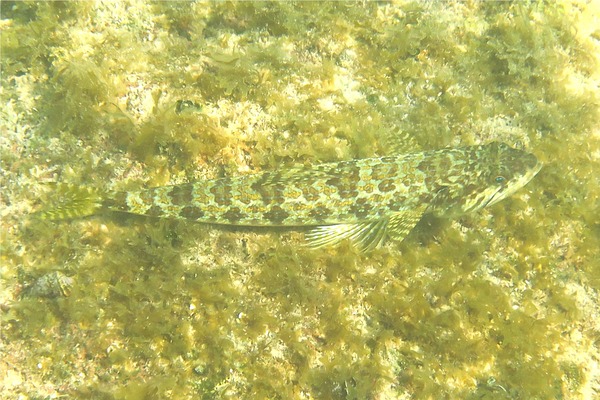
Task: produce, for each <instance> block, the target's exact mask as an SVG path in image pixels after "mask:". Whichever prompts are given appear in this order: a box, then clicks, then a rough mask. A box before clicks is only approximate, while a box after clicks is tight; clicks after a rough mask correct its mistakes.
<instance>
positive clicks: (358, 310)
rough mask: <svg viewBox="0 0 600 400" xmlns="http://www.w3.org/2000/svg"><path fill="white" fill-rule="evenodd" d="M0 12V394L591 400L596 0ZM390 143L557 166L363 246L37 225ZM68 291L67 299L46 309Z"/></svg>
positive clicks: (85, 5)
mask: <svg viewBox="0 0 600 400" xmlns="http://www.w3.org/2000/svg"><path fill="white" fill-rule="evenodd" d="M0 6H1V7H2V21H1V28H2V38H1V40H2V60H1V66H2V106H1V118H2V138H1V143H0V150H1V155H2V168H1V169H0V177H1V185H2V193H1V201H2V209H1V215H2V241H1V244H2V247H1V260H2V264H1V270H0V271H1V276H0V282H1V285H2V290H1V293H0V307H1V308H0V309H1V314H0V321H1V324H2V325H1V327H2V331H1V341H0V351H1V357H0V376H1V379H0V394H1V396H0V397H2V398H7V399H17V398H37V399H44V398H59V397H66V398H100V399H153V398H156V399H158V398H178V399H180V398H206V399H212V398H270V399H273V398H282V399H283V398H285V399H288V398H298V399H325V398H334V399H346V398H347V399H366V398H378V399H392V398H405V399H408V398H420V399H421V398H463V399H485V398H489V399H502V398H506V399H513V398H528V399H547V398H563V399H589V398H592V397H594V396H598V392H599V391H600V372H599V365H598V360H599V349H598V346H599V345H598V337H599V335H600V325H599V323H598V321H599V320H600V314H599V311H600V307H599V301H598V290H599V289H600V265H599V263H600V261H599V260H600V250H599V249H600V245H599V243H600V224H599V221H598V215H600V207H599V204H598V195H599V194H600V186H599V185H598V180H597V179H598V178H597V177H598V174H599V173H600V132H599V130H598V121H599V120H600V118H599V116H600V114H599V111H598V110H599V96H600V93H599V91H598V82H599V78H600V75H599V72H598V71H600V55H599V54H600V50H599V44H598V41H599V40H600V31H598V28H597V21H598V18H599V14H600V10H599V5H598V3H597V2H586V1H564V2H529V3H522V2H519V3H506V2H499V3H496V2H439V3H438V2H431V3H429V2H428V3H425V2H413V1H399V2H395V3H387V2H380V3H375V2H373V3H372V2H364V3H362V2H361V3H354V2H330V3H328V2H297V3H291V2H290V3H288V2H274V3H273V2H269V3H266V2H214V3H209V2H156V3H151V2H141V1H140V2H136V1H123V2H100V1H98V2H9V1H3V2H2V3H1V4H0ZM182 102H185V103H182ZM181 104H188V105H190V104H193V105H195V106H194V107H186V108H184V109H183V110H182V109H181V107H179V106H178V105H181ZM390 134H392V136H394V135H397V136H398V137H405V136H409V137H410V140H406V141H404V142H403V144H400V145H397V144H395V147H400V148H402V147H409V146H408V143H410V144H411V146H414V145H418V146H419V148H440V147H443V146H455V145H458V144H472V143H480V142H485V141H489V140H493V139H495V140H501V141H504V142H507V143H510V144H520V145H523V146H525V147H526V148H527V149H529V150H530V151H532V152H534V153H535V154H536V155H537V156H538V157H539V158H540V159H542V160H543V161H544V162H545V164H546V165H545V167H544V169H543V170H542V171H541V172H540V173H539V175H538V176H537V177H536V178H535V179H534V180H533V181H532V182H531V183H530V184H529V185H528V186H527V187H526V188H525V189H523V190H521V191H520V192H519V193H518V194H517V195H515V196H514V197H512V198H511V199H508V200H505V201H504V202H502V203H500V204H497V205H495V206H493V207H491V208H490V209H486V210H483V211H482V212H480V213H478V214H475V215H469V216H465V217H463V218H461V219H459V220H456V221H445V220H442V221H440V220H436V219H433V218H431V219H427V220H425V221H423V222H422V223H420V224H419V226H418V227H417V229H416V231H415V232H413V233H412V234H411V235H410V236H409V237H408V238H407V240H405V241H404V242H403V243H402V244H399V245H389V246H388V247H386V248H384V249H381V250H378V251H375V252H374V253H372V254H370V255H367V256H361V255H359V254H356V253H354V252H353V251H352V250H351V249H350V248H349V247H344V246H342V247H340V248H335V249H326V250H319V251H314V250H310V249H307V248H304V247H302V246H301V243H302V241H301V238H302V233H301V232H295V231H283V232H280V231H270V230H266V231H258V232H257V231H254V230H222V229H212V228H208V227H204V226H199V225H195V224H191V223H176V222H173V221H157V220H152V219H146V218H138V217H126V218H124V217H116V216H103V217H98V218H92V219H83V220H75V221H69V222H65V223H60V224H57V223H48V222H42V221H37V220H35V219H31V218H29V217H28V215H29V214H30V213H31V212H32V211H34V210H35V209H36V208H38V207H39V206H40V200H39V199H40V198H42V197H44V196H51V195H52V189H53V187H54V185H53V182H66V183H70V184H79V185H88V186H91V187H97V188H99V189H103V190H112V189H118V190H126V189H129V188H138V187H141V186H145V185H146V186H153V185H163V184H173V183H180V182H186V181H189V180H194V179H199V178H204V177H216V176H219V175H222V174H240V173H247V172H250V171H257V170H263V169H272V168H282V167H285V166H290V165H295V164H303V163H313V162H325V161H334V160H339V159H348V158H353V157H367V156H373V155H376V154H384V152H385V151H386V148H387V147H388V146H389V145H390V144H389V143H390V139H389V136H390ZM397 141H398V140H396V142H397ZM392 142H393V139H392ZM57 273H59V274H61V275H60V276H65V277H69V278H71V279H72V281H69V282H72V285H71V287H70V288H69V291H68V292H64V295H60V294H57V295H56V296H35V295H32V290H31V289H29V288H31V287H32V286H33V285H36V283H37V282H39V281H40V279H44V277H45V276H52V275H51V274H57ZM54 293H62V292H60V291H59V292H54Z"/></svg>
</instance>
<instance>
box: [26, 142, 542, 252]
mask: <svg viewBox="0 0 600 400" xmlns="http://www.w3.org/2000/svg"><path fill="white" fill-rule="evenodd" d="M541 167H542V164H541V163H540V162H539V161H538V159H537V158H536V156H535V155H533V154H531V153H528V152H526V151H523V150H519V149H515V148H512V147H510V146H509V145H507V144H505V143H501V142H491V143H488V144H483V145H476V146H466V147H458V148H443V149H438V150H430V151H421V152H414V153H407V154H400V155H391V156H384V157H375V158H363V159H354V160H346V161H338V162H330V163H324V164H316V165H313V166H303V167H295V168H289V169H282V170H274V171H269V170H267V171H263V172H259V173H254V174H247V175H241V176H237V177H224V178H218V179H209V180H202V181H196V182H191V183H184V184H180V185H171V186H160V187H155V188H148V189H140V190H133V191H127V192H112V193H104V194H103V193H102V192H100V191H99V190H97V189H93V188H88V187H78V186H71V185H67V186H65V187H64V188H63V190H62V195H61V196H60V199H59V201H57V202H55V203H54V204H53V205H52V207H49V208H48V209H46V210H43V211H40V212H38V216H39V217H40V218H41V219H48V220H61V219H71V218H79V217H85V216H90V215H95V214H98V213H100V212H106V211H109V212H117V213H129V214H137V215H144V216H148V217H158V218H172V219H180V220H188V221H196V222H200V223H206V224H215V225H231V226H250V227H298V228H300V227H308V228H309V229H310V230H309V231H308V232H307V233H306V235H305V236H306V239H307V241H308V244H309V246H310V247H313V248H320V247H323V246H333V245H337V244H339V243H340V242H342V241H344V240H349V241H350V242H351V244H352V245H353V246H354V247H356V248H357V249H358V250H359V251H361V252H366V251H370V250H373V249H375V248H377V247H380V246H382V244H383V243H384V242H385V241H386V240H387V239H391V240H396V241H402V240H404V238H405V237H406V236H407V235H408V234H409V233H410V231H411V230H412V229H413V228H414V227H415V225H416V224H417V223H418V222H419V220H420V219H421V218H422V217H423V215H425V214H434V215H436V216H439V217H448V218H453V217H456V216H459V215H462V214H465V213H470V212H474V211H477V210H480V209H482V208H484V207H489V206H492V205H494V204H496V203H498V202H499V201H501V200H502V199H505V198H506V197H509V196H511V195H512V194H513V193H514V192H516V191H517V190H518V189H520V188H522V187H523V186H524V185H526V184H527V183H528V182H529V181H530V180H531V179H532V178H533V177H534V176H535V175H536V174H537V173H538V171H539V170H540V169H541Z"/></svg>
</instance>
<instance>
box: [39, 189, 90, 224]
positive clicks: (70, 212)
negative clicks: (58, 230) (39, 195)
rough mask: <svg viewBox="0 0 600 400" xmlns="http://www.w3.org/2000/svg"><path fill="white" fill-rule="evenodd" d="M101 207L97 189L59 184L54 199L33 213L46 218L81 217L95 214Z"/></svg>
mask: <svg viewBox="0 0 600 400" xmlns="http://www.w3.org/2000/svg"><path fill="white" fill-rule="evenodd" d="M101 208H102V196H101V195H100V193H99V192H98V191H97V190H94V189H91V188H87V187H81V186H73V185H68V184H60V185H58V186H57V189H56V197H55V199H54V200H53V201H52V202H51V203H50V204H48V206H47V207H45V209H43V210H41V211H39V212H37V213H35V214H34V215H35V217H37V218H40V219H48V220H61V219H71V218H81V217H87V216H89V215H93V214H96V213H97V212H98V211H99V210H100V209H101Z"/></svg>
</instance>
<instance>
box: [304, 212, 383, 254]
mask: <svg viewBox="0 0 600 400" xmlns="http://www.w3.org/2000/svg"><path fill="white" fill-rule="evenodd" d="M387 224H388V220H387V219H380V220H377V221H369V222H361V223H358V224H337V225H324V226H318V227H316V228H314V229H313V230H311V231H310V232H308V233H307V234H306V239H307V240H308V243H309V246H311V247H313V248H319V247H323V246H328V245H334V244H338V243H340V242H341V241H342V240H344V239H349V240H350V241H351V242H352V244H353V245H354V246H355V247H356V248H358V249H359V250H360V251H363V252H364V251H369V250H373V249H375V248H376V247H379V246H380V245H381V244H382V243H383V241H384V239H385V232H386V228H387Z"/></svg>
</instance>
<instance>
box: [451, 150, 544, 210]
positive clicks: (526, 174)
mask: <svg viewBox="0 0 600 400" xmlns="http://www.w3.org/2000/svg"><path fill="white" fill-rule="evenodd" d="M470 152H471V154H470V156H469V162H468V164H469V168H468V172H467V173H466V176H465V184H463V185H462V193H461V195H460V196H459V198H460V199H461V200H460V201H459V204H458V205H459V208H460V210H455V211H460V212H461V213H467V212H471V211H476V210H479V209H482V208H484V207H487V206H491V205H493V204H496V203H498V202H499V201H501V200H503V199H505V198H507V197H509V196H511V195H512V194H513V193H515V192H516V191H517V190H519V189H520V188H522V187H523V186H525V185H526V184H527V183H528V182H529V181H530V180H531V179H532V178H533V177H534V176H535V175H536V174H537V173H538V172H539V170H540V169H541V168H542V164H541V163H540V162H539V161H538V159H537V158H536V157H535V156H534V155H533V154H531V153H527V152H525V151H523V150H519V149H514V148H512V147H510V146H508V145H507V144H504V143H499V142H492V143H490V144H486V145H482V146H475V147H473V148H471V151H470Z"/></svg>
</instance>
